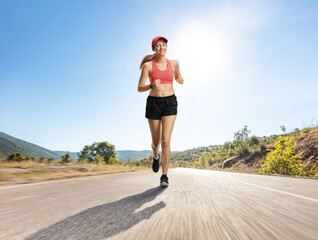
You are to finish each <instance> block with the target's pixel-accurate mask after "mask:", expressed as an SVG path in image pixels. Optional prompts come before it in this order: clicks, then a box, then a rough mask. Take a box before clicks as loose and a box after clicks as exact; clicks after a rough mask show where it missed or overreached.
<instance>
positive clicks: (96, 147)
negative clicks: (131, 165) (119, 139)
mask: <svg viewBox="0 0 318 240" xmlns="http://www.w3.org/2000/svg"><path fill="white" fill-rule="evenodd" d="M97 155H99V156H100V157H102V158H103V159H104V162H105V163H106V164H113V163H114V162H115V163H117V162H118V159H117V152H116V151H115V146H114V145H112V144H110V143H108V142H95V143H93V144H92V145H86V146H84V148H83V150H82V151H81V152H80V154H79V160H78V162H83V161H86V162H89V163H92V162H95V157H96V156H97Z"/></svg>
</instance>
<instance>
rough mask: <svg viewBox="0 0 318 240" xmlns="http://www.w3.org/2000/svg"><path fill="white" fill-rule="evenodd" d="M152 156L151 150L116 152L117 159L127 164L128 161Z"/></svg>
mask: <svg viewBox="0 0 318 240" xmlns="http://www.w3.org/2000/svg"><path fill="white" fill-rule="evenodd" d="M177 152H178V151H172V152H171V154H173V153H177ZM151 154H152V151H151V150H141V151H134V150H119V151H117V158H118V159H120V160H122V161H123V162H127V161H128V160H131V161H134V160H137V159H142V158H144V157H147V156H149V155H151Z"/></svg>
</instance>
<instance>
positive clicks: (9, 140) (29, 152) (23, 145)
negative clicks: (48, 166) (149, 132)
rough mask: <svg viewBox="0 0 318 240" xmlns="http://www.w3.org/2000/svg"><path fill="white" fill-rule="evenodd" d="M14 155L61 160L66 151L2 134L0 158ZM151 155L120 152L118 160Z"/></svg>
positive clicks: (125, 160)
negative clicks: (50, 148) (55, 149)
mask: <svg viewBox="0 0 318 240" xmlns="http://www.w3.org/2000/svg"><path fill="white" fill-rule="evenodd" d="M12 153H21V154H23V155H24V156H29V157H34V158H35V159H39V158H40V157H44V158H49V157H52V158H54V159H55V160H61V155H65V153H66V151H52V150H49V149H46V148H43V147H41V146H38V145H36V144H33V143H30V142H27V141H24V140H21V139H18V138H15V137H12V136H10V135H8V134H6V133H3V132H0V158H6V157H7V156H8V155H10V154H12ZM172 153H177V151H173V152H172ZM70 154H71V156H72V160H73V162H76V161H77V159H78V155H77V154H79V152H70ZM151 154H152V151H151V150H142V151H134V150H118V151H117V158H118V159H120V160H122V161H123V162H127V161H128V160H131V161H135V160H138V159H142V158H144V157H147V156H149V155H151Z"/></svg>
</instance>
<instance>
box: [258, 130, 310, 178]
mask: <svg viewBox="0 0 318 240" xmlns="http://www.w3.org/2000/svg"><path fill="white" fill-rule="evenodd" d="M294 148H295V140H294V139H293V138H292V137H285V138H283V137H282V136H279V137H278V139H277V142H275V144H274V149H273V150H271V151H270V152H269V153H268V154H267V156H266V161H265V162H264V163H263V164H262V165H261V168H260V169H259V173H263V174H284V175H304V174H305V172H304V169H303V164H302V160H301V153H300V154H295V152H294Z"/></svg>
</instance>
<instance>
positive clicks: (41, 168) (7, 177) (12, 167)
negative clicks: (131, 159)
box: [0, 161, 149, 184]
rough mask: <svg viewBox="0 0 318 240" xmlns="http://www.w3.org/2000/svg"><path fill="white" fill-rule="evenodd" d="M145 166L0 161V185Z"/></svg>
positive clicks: (132, 169)
mask: <svg viewBox="0 0 318 240" xmlns="http://www.w3.org/2000/svg"><path fill="white" fill-rule="evenodd" d="M148 169H149V168H148V167H145V166H138V167H137V166H133V165H97V164H64V165H61V164H45V163H35V162H31V161H25V162H4V161H0V184H6V183H18V182H19V183H21V182H34V181H41V180H48V179H58V178H69V177H77V176H90V175H98V174H107V173H119V172H133V171H142V170H148Z"/></svg>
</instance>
